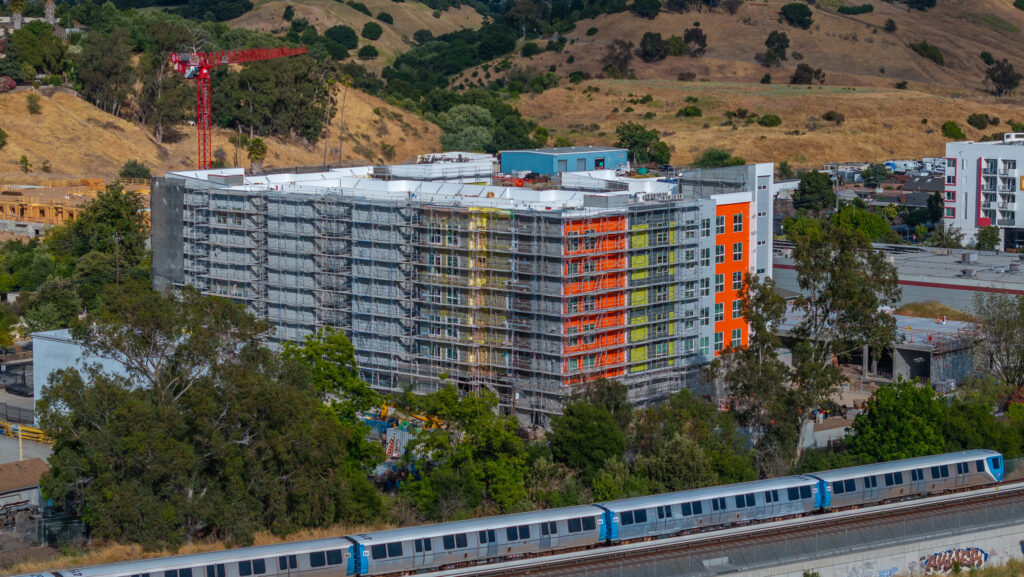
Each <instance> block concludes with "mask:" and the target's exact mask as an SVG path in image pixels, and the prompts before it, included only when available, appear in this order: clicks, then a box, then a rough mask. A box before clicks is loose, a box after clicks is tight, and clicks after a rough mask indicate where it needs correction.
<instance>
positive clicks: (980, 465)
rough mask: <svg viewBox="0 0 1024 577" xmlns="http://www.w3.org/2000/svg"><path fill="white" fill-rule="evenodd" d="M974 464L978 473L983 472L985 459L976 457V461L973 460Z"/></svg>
mask: <svg viewBox="0 0 1024 577" xmlns="http://www.w3.org/2000/svg"><path fill="white" fill-rule="evenodd" d="M974 465H975V467H977V468H978V472H979V473H984V472H985V461H984V460H983V459H978V460H977V461H975V462H974Z"/></svg>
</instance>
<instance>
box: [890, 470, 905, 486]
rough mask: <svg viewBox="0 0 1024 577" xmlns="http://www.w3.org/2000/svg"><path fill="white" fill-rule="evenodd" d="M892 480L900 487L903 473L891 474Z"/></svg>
mask: <svg viewBox="0 0 1024 577" xmlns="http://www.w3.org/2000/svg"><path fill="white" fill-rule="evenodd" d="M892 478H893V479H894V480H895V481H896V484H897V485H902V484H903V472H902V471H896V472H895V473H893V474H892Z"/></svg>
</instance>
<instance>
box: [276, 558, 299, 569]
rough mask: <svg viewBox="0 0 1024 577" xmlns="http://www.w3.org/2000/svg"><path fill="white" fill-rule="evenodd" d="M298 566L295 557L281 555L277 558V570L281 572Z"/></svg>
mask: <svg viewBox="0 0 1024 577" xmlns="http://www.w3.org/2000/svg"><path fill="white" fill-rule="evenodd" d="M298 566H299V560H298V559H297V558H296V557H295V555H282V556H280V557H278V558H277V568H278V569H280V570H281V571H287V570H288V569H295V568H296V567H298Z"/></svg>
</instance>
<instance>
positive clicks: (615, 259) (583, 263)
mask: <svg viewBox="0 0 1024 577" xmlns="http://www.w3.org/2000/svg"><path fill="white" fill-rule="evenodd" d="M625 268H626V255H622V254H606V255H599V256H587V257H583V258H574V259H570V260H568V261H566V264H565V267H564V273H565V274H567V275H575V274H587V273H591V272H606V271H625Z"/></svg>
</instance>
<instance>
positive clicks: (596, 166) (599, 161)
mask: <svg viewBox="0 0 1024 577" xmlns="http://www.w3.org/2000/svg"><path fill="white" fill-rule="evenodd" d="M601 168H604V159H603V158H595V159H594V170H598V169H601Z"/></svg>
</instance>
